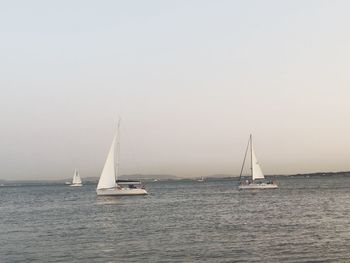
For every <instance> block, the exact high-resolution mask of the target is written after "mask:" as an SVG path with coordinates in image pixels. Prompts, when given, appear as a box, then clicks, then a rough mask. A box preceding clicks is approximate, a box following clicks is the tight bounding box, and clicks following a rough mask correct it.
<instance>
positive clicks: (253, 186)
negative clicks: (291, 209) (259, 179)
mask: <svg viewBox="0 0 350 263" xmlns="http://www.w3.org/2000/svg"><path fill="white" fill-rule="evenodd" d="M276 188H278V185H277V184H266V183H261V184H255V183H251V184H241V185H240V186H239V187H238V189H240V190H244V189H247V190H249V189H276Z"/></svg>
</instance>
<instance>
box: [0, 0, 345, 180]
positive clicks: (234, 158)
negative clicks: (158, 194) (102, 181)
mask: <svg viewBox="0 0 350 263" xmlns="http://www.w3.org/2000/svg"><path fill="white" fill-rule="evenodd" d="M349 10H350V1H345V0H344V1H337V0H329V1H305V0H302V1H295V0H290V1H279V0H276V1H260V0H257V1H243V0H242V1H223V0H219V1H214V0H212V1H203V0H198V1H190V0H186V1H185V0H184V1H178V0H176V1H163V0H159V1H151V0H150V1H86V0H81V1H62V0H60V1H34V0H33V1H2V2H1V8H0V34H1V39H0V72H1V77H0V89H1V96H0V105H1V106H0V133H1V134H0V179H57V178H67V177H70V176H72V174H73V171H74V168H77V169H79V170H80V172H81V176H82V177H86V176H99V175H100V172H101V170H102V168H103V164H104V161H105V158H106V155H107V152H108V149H109V147H110V143H111V141H112V136H113V133H114V129H115V126H116V121H117V116H118V115H121V116H122V121H123V122H122V134H121V173H127V174H129V173H155V174H175V175H178V176H201V175H210V174H219V173H225V174H238V173H239V170H240V166H241V162H242V159H243V155H244V150H245V147H246V143H247V140H248V137H249V133H253V135H254V143H255V147H256V154H257V156H258V159H259V161H260V163H261V166H262V169H263V171H264V172H265V173H266V174H290V173H301V172H314V171H321V170H323V171H341V170H350V121H349V114H350V74H349V70H350V29H349V26H350V16H349Z"/></svg>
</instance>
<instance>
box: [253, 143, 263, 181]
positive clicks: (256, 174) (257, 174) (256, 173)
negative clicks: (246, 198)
mask: <svg viewBox="0 0 350 263" xmlns="http://www.w3.org/2000/svg"><path fill="white" fill-rule="evenodd" d="M251 144H252V145H251V147H252V148H251V151H252V177H253V178H252V179H253V180H255V179H264V178H265V177H264V174H263V172H262V170H261V167H260V164H259V162H258V160H257V159H256V156H255V152H254V148H253V141H251Z"/></svg>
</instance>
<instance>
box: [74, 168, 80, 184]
mask: <svg viewBox="0 0 350 263" xmlns="http://www.w3.org/2000/svg"><path fill="white" fill-rule="evenodd" d="M81 183H82V182H81V178H80V175H79V172H78V171H77V170H75V171H74V175H73V181H72V184H81Z"/></svg>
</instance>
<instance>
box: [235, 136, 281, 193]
mask: <svg viewBox="0 0 350 263" xmlns="http://www.w3.org/2000/svg"><path fill="white" fill-rule="evenodd" d="M249 146H250V159H251V166H250V169H251V176H252V179H251V180H243V181H242V180H240V181H241V182H240V185H239V187H238V188H239V189H276V188H278V186H277V184H276V183H275V182H273V181H267V182H265V181H264V179H265V176H264V174H263V172H262V170H261V167H260V164H259V162H258V160H257V158H256V155H255V152H254V147H253V136H252V135H250V137H249V141H248V145H247V150H246V152H245V155H244V160H243V165H242V169H241V173H240V175H239V178H240V179H241V178H242V171H243V168H244V163H245V160H246V157H247V152H248V149H249Z"/></svg>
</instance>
